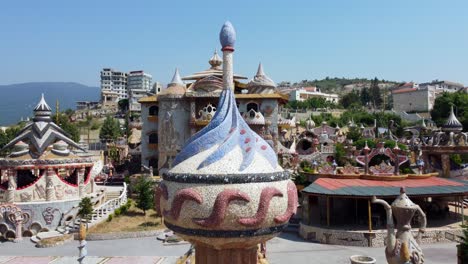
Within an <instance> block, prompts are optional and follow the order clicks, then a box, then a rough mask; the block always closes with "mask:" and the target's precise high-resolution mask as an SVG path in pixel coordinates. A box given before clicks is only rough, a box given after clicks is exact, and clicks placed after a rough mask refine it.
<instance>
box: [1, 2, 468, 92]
mask: <svg viewBox="0 0 468 264" xmlns="http://www.w3.org/2000/svg"><path fill="white" fill-rule="evenodd" d="M225 20H230V21H231V22H232V23H233V25H234V27H235V28H236V30H237V43H236V53H235V57H234V60H235V61H234V63H235V65H234V69H235V71H236V72H237V73H239V74H243V75H246V76H248V77H249V78H251V77H252V76H253V75H254V73H255V71H256V68H257V65H258V62H259V61H261V62H262V63H263V64H264V69H265V72H266V73H267V74H268V75H269V76H270V77H271V78H272V79H273V80H275V81H276V82H280V81H285V80H288V81H300V80H303V79H316V78H319V79H320V78H324V77H326V76H331V77H335V76H336V77H367V78H373V77H375V76H377V77H378V78H380V79H381V78H384V79H389V80H398V81H403V80H406V81H411V80H413V81H417V82H423V81H430V80H433V79H436V78H438V79H446V80H452V81H458V82H462V83H464V84H465V85H468V67H467V62H468V60H467V58H468V21H467V20H468V1H464V0H460V1H432V0H425V1H416V0H414V1H410V0H392V1H375V0H362V1H360V0H357V1H351V0H343V1H338V0H327V1H323V0H320V1H318V0H317V1H315V0H308V1H294V0H287V1H254V0H250V1H241V0H236V1H219V0H218V1H195V0H191V1H175V0H173V1H117V0H113V1H104V0H94V1H85V0H80V1H64V0H59V1H52V0H51V1H47V0H44V1H37V0H31V1H22V0H15V1H3V2H2V4H1V6H0V34H1V35H0V84H10V83H19V82H29V81H75V82H80V83H83V84H86V85H92V86H99V71H100V69H101V68H102V67H113V68H115V69H118V70H123V71H130V70H139V69H143V70H145V71H147V72H148V73H150V74H152V75H153V79H154V80H158V81H162V82H164V83H167V82H168V81H169V80H170V78H171V76H172V74H173V71H174V68H175V67H179V68H180V71H181V74H182V75H188V74H191V73H193V72H196V71H200V70H204V69H206V68H207V67H208V63H207V60H208V59H209V58H210V56H211V55H212V52H213V50H214V49H215V48H219V40H218V33H219V30H220V28H221V26H222V24H223V23H224V21H225Z"/></svg>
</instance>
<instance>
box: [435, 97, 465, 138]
mask: <svg viewBox="0 0 468 264" xmlns="http://www.w3.org/2000/svg"><path fill="white" fill-rule="evenodd" d="M452 105H453V106H454V108H453V110H454V112H455V115H456V116H457V119H458V120H459V121H460V122H461V123H462V124H463V128H464V129H465V130H466V129H468V94H467V93H463V92H456V93H443V94H442V96H439V97H437V98H436V100H435V103H434V108H433V109H432V111H431V116H432V119H433V120H434V121H435V122H436V124H437V125H438V126H441V125H443V124H444V123H445V121H447V118H448V116H449V114H450V106H452Z"/></svg>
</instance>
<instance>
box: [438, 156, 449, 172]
mask: <svg viewBox="0 0 468 264" xmlns="http://www.w3.org/2000/svg"><path fill="white" fill-rule="evenodd" d="M440 157H441V159H442V177H445V178H448V177H450V156H449V155H448V154H442V155H441V156H440Z"/></svg>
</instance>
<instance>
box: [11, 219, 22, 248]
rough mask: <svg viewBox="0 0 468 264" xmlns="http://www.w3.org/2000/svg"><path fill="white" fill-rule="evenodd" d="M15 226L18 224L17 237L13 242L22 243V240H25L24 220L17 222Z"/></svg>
mask: <svg viewBox="0 0 468 264" xmlns="http://www.w3.org/2000/svg"><path fill="white" fill-rule="evenodd" d="M15 224H16V237H15V239H14V240H13V242H15V243H16V242H20V241H21V240H23V219H21V220H16V221H15Z"/></svg>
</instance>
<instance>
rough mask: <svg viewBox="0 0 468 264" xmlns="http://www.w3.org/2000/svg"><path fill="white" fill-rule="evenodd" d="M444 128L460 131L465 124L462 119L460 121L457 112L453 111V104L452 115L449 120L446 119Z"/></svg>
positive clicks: (444, 129)
mask: <svg viewBox="0 0 468 264" xmlns="http://www.w3.org/2000/svg"><path fill="white" fill-rule="evenodd" d="M442 130H443V131H447V132H450V131H453V132H459V131H462V130H463V125H462V124H461V123H460V121H458V119H457V117H456V116H455V113H454V112H453V105H452V106H451V107H450V115H449V117H448V119H447V121H445V124H444V125H443V126H442Z"/></svg>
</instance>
